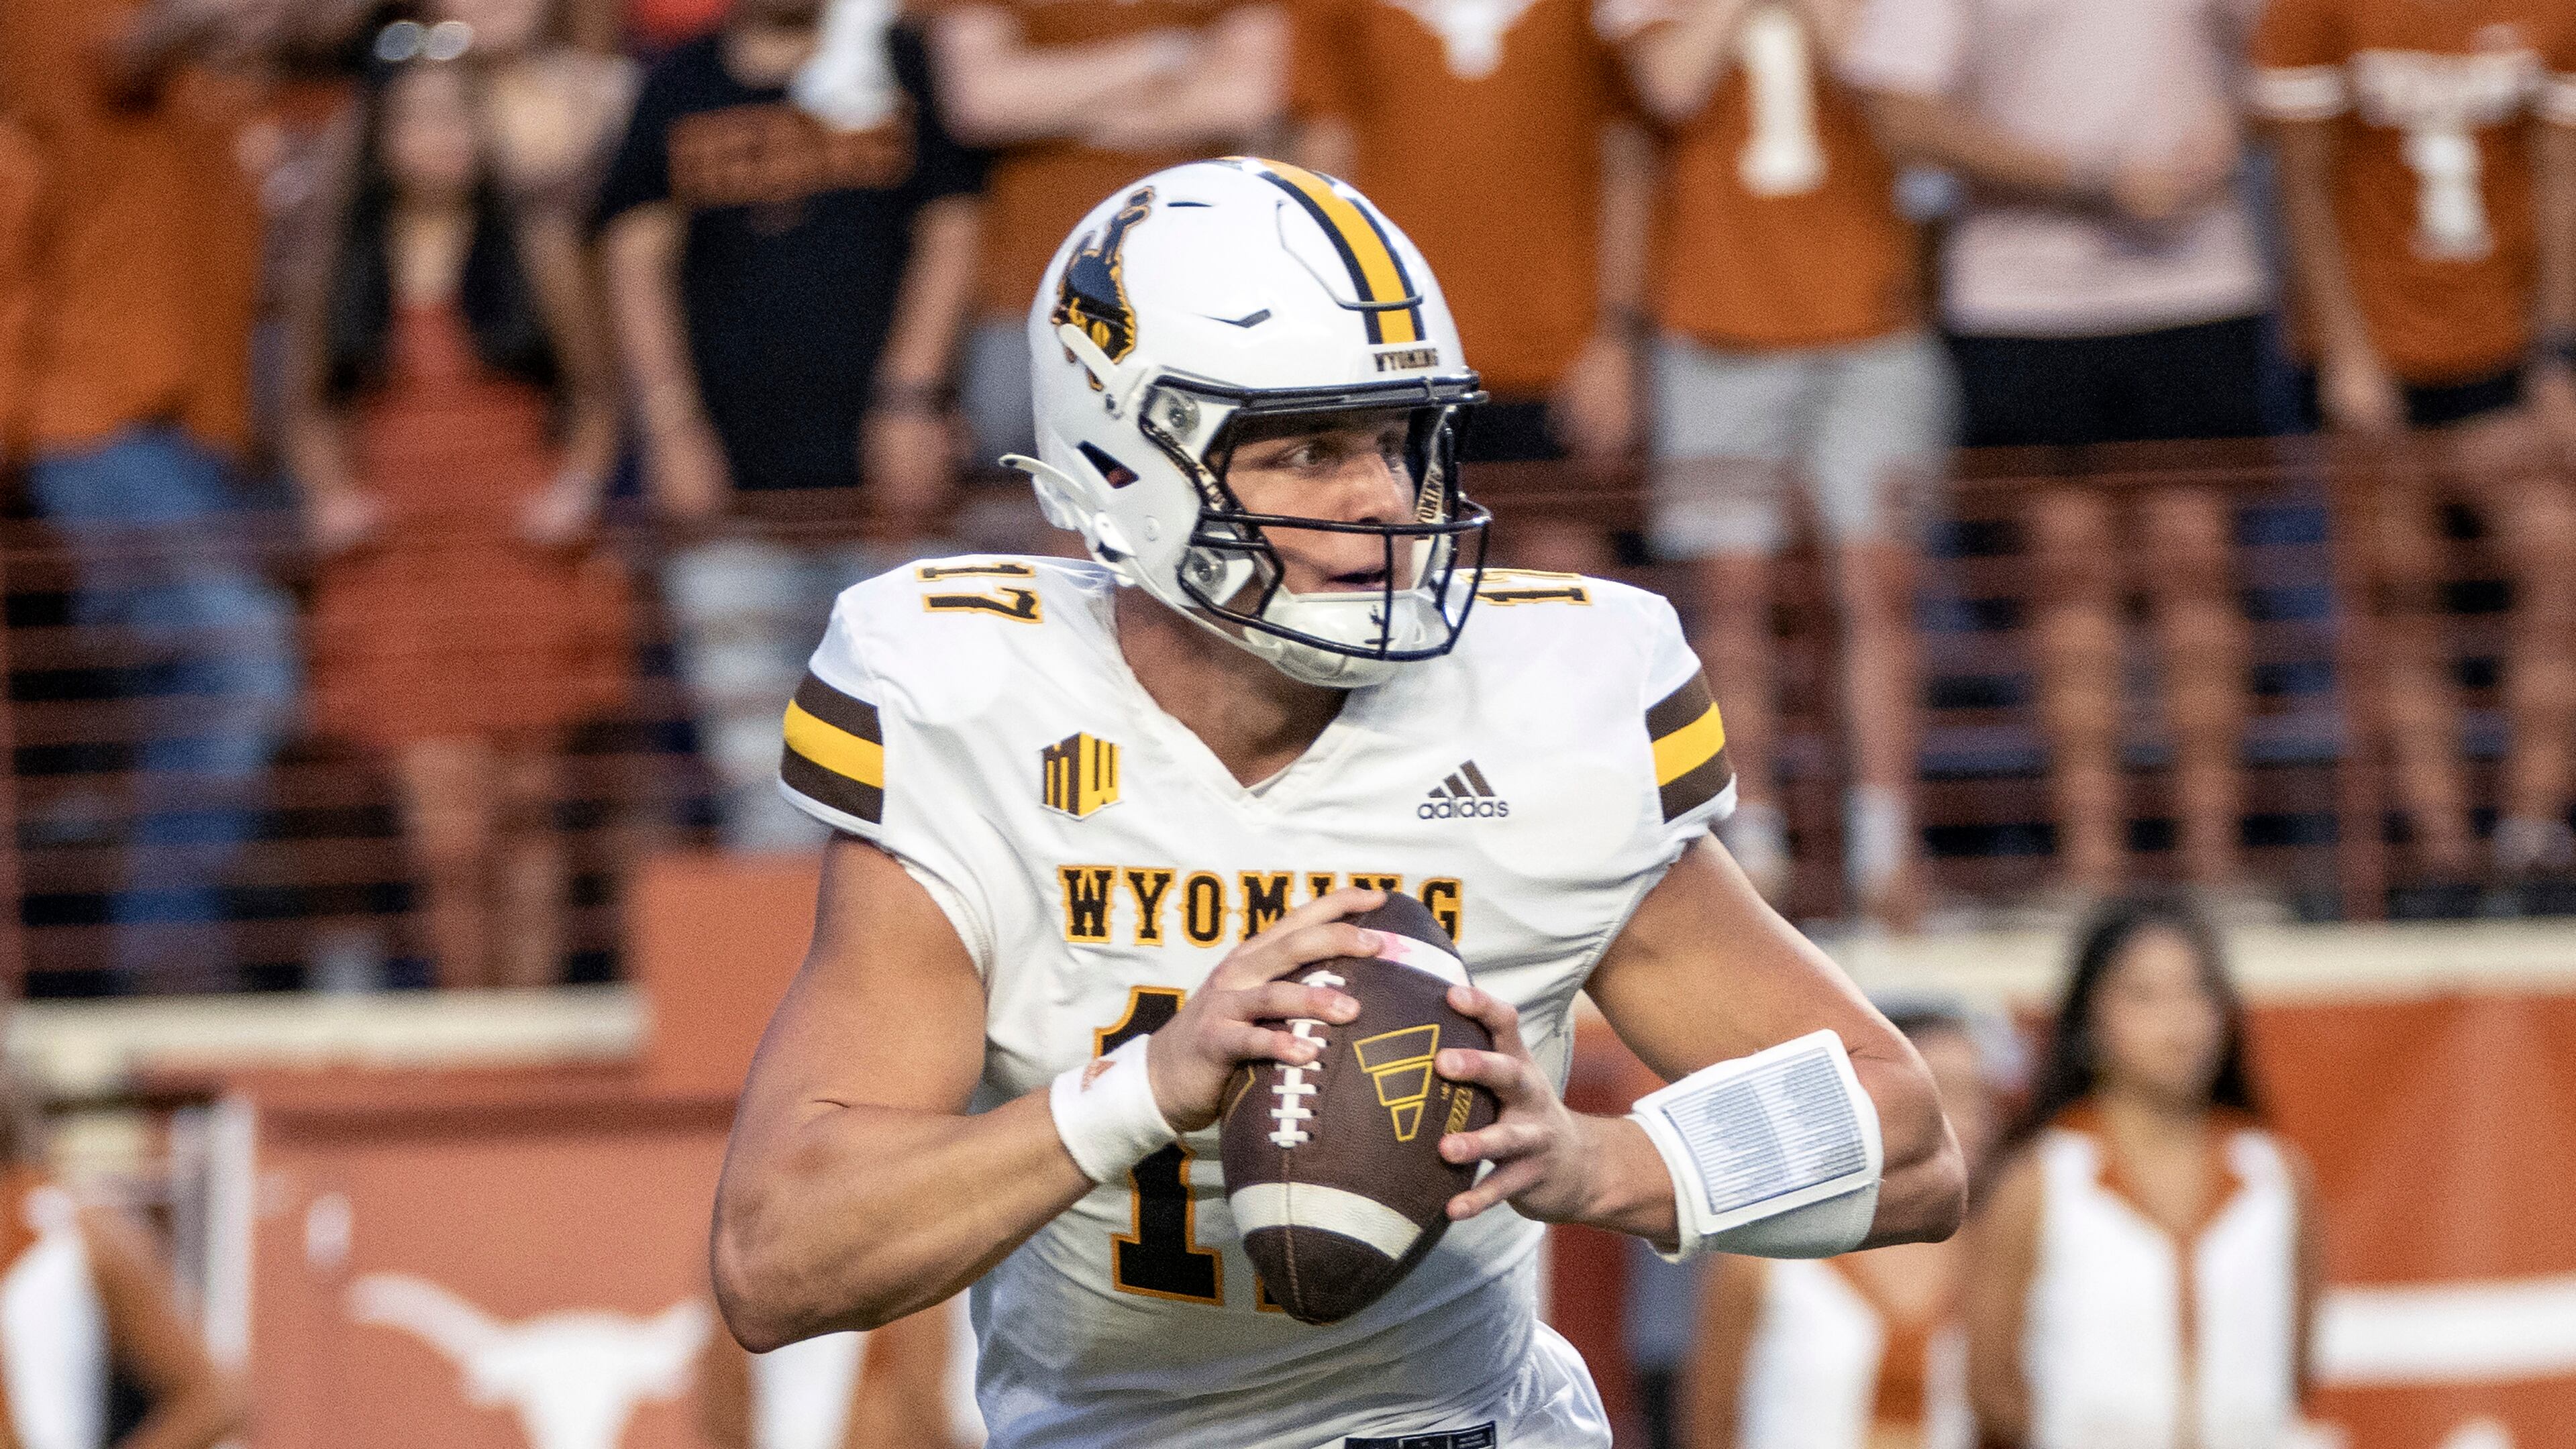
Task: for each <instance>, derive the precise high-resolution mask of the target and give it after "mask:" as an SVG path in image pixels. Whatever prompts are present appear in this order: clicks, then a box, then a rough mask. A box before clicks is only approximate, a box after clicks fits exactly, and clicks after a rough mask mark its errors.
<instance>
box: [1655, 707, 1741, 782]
mask: <svg viewBox="0 0 2576 1449" xmlns="http://www.w3.org/2000/svg"><path fill="white" fill-rule="evenodd" d="M1725 748H1726V722H1725V721H1724V720H1721V719H1719V718H1718V717H1717V706H1716V705H1713V704H1712V705H1710V706H1709V707H1708V709H1707V711H1706V712H1705V713H1703V714H1701V715H1700V717H1699V718H1697V719H1695V720H1692V721H1691V722H1690V723H1689V724H1686V725H1683V726H1682V727H1681V728H1680V729H1677V730H1675V731H1673V732H1672V733H1671V734H1668V735H1666V736H1664V737H1663V738H1662V739H1660V740H1657V741H1655V783H1656V784H1658V785H1669V784H1671V783H1672V782H1674V781H1675V780H1678V779H1680V778H1681V777H1682V776H1684V775H1687V774H1689V773H1690V772H1691V771H1693V770H1696V769H1698V768H1699V767H1700V766H1701V765H1702V764H1704V763H1706V762H1707V760H1708V757H1709V756H1711V755H1714V754H1716V753H1717V752H1718V751H1720V750H1722V749H1725Z"/></svg>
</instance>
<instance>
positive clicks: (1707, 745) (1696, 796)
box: [1646, 674, 1735, 820]
mask: <svg viewBox="0 0 2576 1449" xmlns="http://www.w3.org/2000/svg"><path fill="white" fill-rule="evenodd" d="M1646 734H1647V737H1648V738H1650V739H1651V740H1653V741H1654V749H1655V786H1656V788H1657V790H1658V791H1659V793H1660V794H1661V796H1662V805H1663V812H1664V818H1665V819H1666V820H1675V819H1679V818H1680V817H1681V816H1683V815H1685V814H1688V813H1689V812H1690V811H1692V810H1696V809H1698V808H1699V807H1700V806H1702V805H1705V804H1707V803H1708V802H1709V801H1710V800H1712V799H1715V798H1716V797H1717V795H1718V793H1719V792H1720V791H1722V790H1724V789H1725V788H1726V787H1727V786H1728V785H1729V784H1731V783H1733V782H1734V779H1735V770H1734V767H1733V766H1732V765H1730V764H1729V763H1728V762H1727V758H1726V723H1725V721H1724V720H1723V719H1721V718H1719V716H1718V712H1717V701H1716V700H1715V699H1713V698H1711V697H1710V695H1709V692H1708V676H1707V675H1705V674H1694V675H1692V676H1691V678H1690V681H1689V682H1688V683H1686V684H1684V685H1683V686H1682V687H1681V688H1679V689H1676V690H1674V691H1673V692H1672V693H1671V694H1668V695H1666V696H1664V698H1663V699H1662V701H1660V702H1659V703H1657V704H1656V705H1655V707H1654V708H1652V709H1650V710H1648V711H1646Z"/></svg>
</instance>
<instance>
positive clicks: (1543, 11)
mask: <svg viewBox="0 0 2576 1449" xmlns="http://www.w3.org/2000/svg"><path fill="white" fill-rule="evenodd" d="M1289 17H1290V20H1291V23H1292V25H1293V27H1294V31H1293V33H1294V37H1295V49H1294V52H1293V54H1294V61H1293V70H1292V73H1291V78H1290V79H1291V87H1292V91H1291V98H1290V105H1291V106H1292V108H1293V109H1294V110H1295V112H1296V113H1297V115H1298V116H1299V118H1300V119H1308V120H1312V119H1329V120H1336V121H1340V122H1342V123H1344V124H1346V125H1347V126H1349V128H1350V131H1351V136H1352V140H1353V142H1354V143H1355V147H1354V151H1353V158H1354V159H1353V163H1352V165H1351V168H1350V169H1351V174H1350V175H1349V176H1347V177H1344V178H1343V179H1344V180H1346V181H1349V182H1350V183H1351V184H1352V185H1354V186H1356V187H1358V188H1359V189H1360V190H1361V191H1362V192H1364V193H1365V194H1366V195H1367V196H1368V198H1369V199H1370V200H1371V201H1374V202H1376V203H1377V204H1378V205H1379V207H1381V208H1382V209H1384V210H1385V212H1386V214H1387V215H1388V216H1390V217H1392V218H1394V219H1395V224H1396V225H1398V226H1400V227H1402V228H1404V231H1405V234H1406V235H1407V236H1410V237H1411V238H1413V242H1414V245H1416V246H1418V247H1420V248H1422V254H1423V255H1424V256H1425V257H1426V258H1428V259H1429V260H1430V262H1431V269H1432V270H1433V271H1434V272H1436V273H1437V274H1438V275H1439V277H1440V288H1441V291H1442V292H1443V293H1444V294H1446V296H1447V297H1448V299H1449V308H1450V310H1451V311H1452V312H1453V313H1455V314H1456V315H1457V318H1458V330H1459V333H1460V336H1461V338H1462V339H1463V340H1464V342H1465V343H1466V347H1467V358H1468V361H1469V362H1471V363H1472V364H1474V366H1475V368H1476V370H1477V372H1478V373H1480V374H1482V376H1483V377H1484V380H1485V385H1486V386H1487V387H1489V388H1491V389H1493V390H1494V391H1495V392H1497V393H1503V394H1523V395H1527V394H1532V393H1544V392H1547V391H1550V390H1551V389H1553V388H1554V387H1555V386H1556V384H1557V381H1558V379H1559V378H1560V377H1561V376H1562V375H1563V374H1564V372H1565V369H1566V368H1567V366H1568V365H1570V364H1571V363H1572V362H1573V361H1574V359H1575V355H1576V354H1577V353H1578V352H1580V351H1581V350H1582V348H1583V344H1584V341H1585V339H1587V338H1589V337H1590V336H1591V335H1592V332H1593V328H1594V324H1595V322H1596V321H1597V320H1598V319H1597V314H1598V312H1599V294H1600V282H1599V278H1598V269H1599V252H1600V247H1599V239H1600V229H1601V221H1600V213H1601V126H1602V123H1603V122H1604V121H1606V120H1608V119H1610V117H1611V116H1612V115H1613V113H1614V110H1615V108H1616V106H1617V104H1618V98H1619V91H1618V88H1617V87H1618V80H1617V70H1616V66H1617V59H1616V57H1615V55H1614V54H1613V53H1612V52H1611V51H1610V49H1609V48H1608V47H1607V46H1605V45H1604V44H1602V43H1601V41H1600V40H1599V39H1598V38H1597V37H1596V36H1595V35H1594V33H1593V28H1592V19H1591V15H1590V10H1589V6H1588V4H1587V3H1586V0H1500V3H1496V0H1293V3H1292V4H1291V5H1290V7H1289ZM1506 198H1507V203H1505V199H1506Z"/></svg>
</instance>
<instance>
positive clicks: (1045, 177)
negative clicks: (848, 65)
mask: <svg viewBox="0 0 2576 1449" xmlns="http://www.w3.org/2000/svg"><path fill="white" fill-rule="evenodd" d="M967 5H973V6H978V7H989V8H992V9H997V10H1003V11H1007V12H1009V13H1010V15H1011V17H1012V18H1013V19H1014V20H1016V21H1018V22H1019V26H1020V38H1021V41H1022V43H1024V44H1026V45H1029V46H1032V47H1047V46H1058V45H1084V44H1088V43H1091V42H1093V41H1102V40H1121V39H1125V38H1126V37H1128V36H1131V35H1142V34H1146V33H1149V32H1152V31H1157V30H1200V29H1204V28H1205V27H1207V26H1209V25H1212V24H1214V23H1215V22H1216V21H1217V20H1218V19H1220V18H1222V17H1223V16H1224V15H1225V13H1226V12H1227V11H1229V10H1231V9H1235V8H1237V7H1236V6H1235V5H1233V4H1230V3H1194V0H958V3H956V4H954V5H952V6H946V7H941V8H958V9H963V8H965V7H966V6H967ZM1202 159H1204V158H1203V157H1202V156H1201V155H1200V154H1199V153H1198V152H1196V151H1190V150H1170V151H1104V150H1101V149H1100V148H1098V147H1096V146H1088V145H1085V144H1083V143H1082V142H1080V141H1075V140H1069V139H1051V140H1044V141H1023V142H1019V143H1017V144H1015V145H1012V146H1009V147H1006V148H1004V149H1003V150H1002V151H1001V152H1000V153H999V154H998V155H997V156H995V157H994V160H993V169H992V170H991V171H990V172H989V173H987V174H986V177H985V181H984V217H985V220H984V230H983V250H984V257H983V277H982V280H981V282H980V284H979V286H978V288H977V291H978V296H977V304H976V305H977V308H978V310H980V311H981V312H982V313H983V314H984V315H985V316H988V317H989V316H993V315H996V314H1011V315H1017V314H1019V313H1023V312H1026V311H1027V310H1029V301H1030V299H1031V298H1033V297H1035V296H1036V295H1037V291H1038V281H1039V279H1040V278H1042V277H1044V276H1045V275H1046V269H1047V263H1048V262H1051V261H1053V260H1055V249H1056V244H1057V243H1058V242H1061V241H1063V240H1064V238H1065V234H1066V233H1067V232H1070V231H1072V230H1073V226H1074V223H1076V222H1078V221H1080V220H1082V218H1083V215H1084V214H1085V213H1087V212H1089V211H1090V210H1091V208H1092V207H1094V206H1096V205H1098V204H1099V203H1100V200H1101V198H1103V197H1105V196H1107V195H1108V194H1109V193H1111V192H1113V191H1115V190H1117V189H1118V188H1119V187H1121V186H1124V185H1126V184H1127V183H1128V182H1130V181H1133V180H1135V179H1136V178H1138V177H1140V176H1146V175H1150V174H1152V173H1153V172H1156V171H1160V170H1162V169H1163V168H1164V167H1166V166H1178V165H1180V164H1181V163H1182V162H1184V161H1197V160H1202Z"/></svg>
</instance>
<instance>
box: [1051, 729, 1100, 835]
mask: <svg viewBox="0 0 2576 1449" xmlns="http://www.w3.org/2000/svg"><path fill="white" fill-rule="evenodd" d="M1038 765H1039V773H1040V777H1041V781H1042V783H1041V785H1040V787H1039V788H1040V794H1039V797H1038V798H1039V799H1041V800H1043V801H1044V802H1045V803H1046V807H1047V808H1048V809H1050V810H1061V811H1063V812H1064V813H1065V814H1067V815H1070V816H1072V817H1073V818H1074V819H1076V820H1079V819H1081V818H1083V817H1084V816H1086V815H1089V814H1091V813H1092V812H1093V811H1095V810H1099V809H1102V808H1104V807H1106V806H1110V805H1115V804H1117V803H1118V747H1117V746H1116V745H1113V744H1111V743H1110V742H1109V741H1107V740H1095V739H1093V738H1092V737H1091V736H1089V735H1080V734H1077V735H1067V736H1065V737H1064V738H1063V739H1060V740H1058V741H1056V742H1055V743H1054V744H1051V745H1048V746H1047V747H1045V748H1044V749H1041V750H1039V751H1038Z"/></svg>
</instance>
